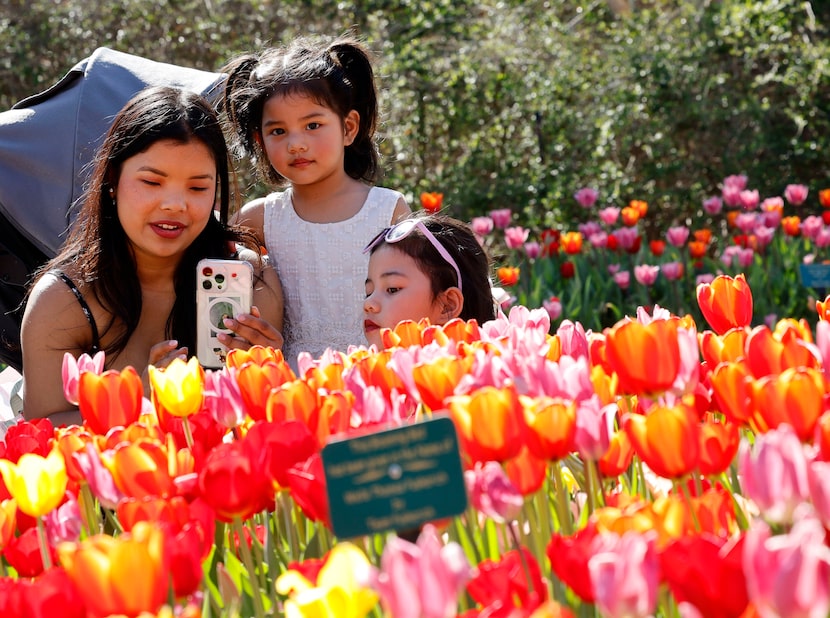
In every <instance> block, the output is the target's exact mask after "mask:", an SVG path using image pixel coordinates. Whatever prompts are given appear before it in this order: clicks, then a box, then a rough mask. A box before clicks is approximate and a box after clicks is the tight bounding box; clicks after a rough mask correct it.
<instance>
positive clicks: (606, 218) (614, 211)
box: [599, 206, 620, 225]
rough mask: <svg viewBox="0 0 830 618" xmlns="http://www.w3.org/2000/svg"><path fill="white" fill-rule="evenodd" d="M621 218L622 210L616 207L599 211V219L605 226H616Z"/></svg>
mask: <svg viewBox="0 0 830 618" xmlns="http://www.w3.org/2000/svg"><path fill="white" fill-rule="evenodd" d="M619 216H620V209H619V208H616V207H614V206H609V207H608V208H603V209H602V210H600V211H599V218H600V221H602V222H603V223H604V224H605V225H614V224H615V223H616V222H617V219H618V218H619Z"/></svg>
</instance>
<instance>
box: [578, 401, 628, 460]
mask: <svg viewBox="0 0 830 618" xmlns="http://www.w3.org/2000/svg"><path fill="white" fill-rule="evenodd" d="M617 411H618V408H617V404H615V403H612V404H608V405H607V406H602V404H601V403H600V400H599V397H597V396H596V395H594V396H592V397H589V398H587V399H584V400H583V401H581V402H579V406H578V407H577V410H576V432H575V433H574V443H575V444H576V450H577V452H578V453H579V455H580V456H581V457H582V458H583V459H589V460H591V461H597V460H598V459H600V458H601V457H602V456H603V455H605V452H606V451H607V450H608V446H609V445H610V443H611V435H612V434H613V433H614V418H615V415H616V413H617Z"/></svg>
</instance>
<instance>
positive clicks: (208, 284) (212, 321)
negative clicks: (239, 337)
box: [196, 258, 254, 369]
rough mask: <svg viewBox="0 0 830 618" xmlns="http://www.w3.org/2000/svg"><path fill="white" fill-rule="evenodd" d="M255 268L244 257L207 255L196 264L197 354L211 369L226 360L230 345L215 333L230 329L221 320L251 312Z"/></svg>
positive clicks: (219, 365) (200, 361)
mask: <svg viewBox="0 0 830 618" xmlns="http://www.w3.org/2000/svg"><path fill="white" fill-rule="evenodd" d="M253 281H254V269H253V267H252V266H251V264H250V263H249V262H245V261H244V260H221V259H210V258H206V259H204V260H201V261H200V262H199V264H198V266H197V267H196V314H197V322H196V356H197V357H198V359H199V363H201V365H202V366H203V367H207V368H208V369H218V368H220V367H223V366H224V364H225V357H226V355H227V352H228V349H227V348H226V347H225V346H224V345H222V344H221V343H219V340H218V339H217V338H216V335H217V334H219V333H230V332H231V331H229V330H228V329H227V328H225V326H224V324H223V322H222V320H223V318H225V317H231V318H232V317H236V316H237V315H239V314H240V313H250V311H251V298H252V296H253Z"/></svg>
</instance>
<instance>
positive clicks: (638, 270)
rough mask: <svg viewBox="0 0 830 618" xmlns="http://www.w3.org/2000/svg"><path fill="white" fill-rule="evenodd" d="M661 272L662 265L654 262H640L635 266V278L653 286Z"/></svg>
mask: <svg viewBox="0 0 830 618" xmlns="http://www.w3.org/2000/svg"><path fill="white" fill-rule="evenodd" d="M659 274H660V267H659V266H656V265H652V264H639V265H637V266H635V267H634V278H635V279H636V280H637V281H638V282H639V283H640V284H642V285H645V286H652V285H654V282H655V281H657V275H659Z"/></svg>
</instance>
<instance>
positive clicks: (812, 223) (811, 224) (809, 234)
mask: <svg viewBox="0 0 830 618" xmlns="http://www.w3.org/2000/svg"><path fill="white" fill-rule="evenodd" d="M823 227H824V221H822V219H821V217H817V216H816V215H809V216H807V217H804V218H803V219H802V220H801V235H802V236H804V238H809V239H810V240H815V239H816V236H818V234H819V232H820V231H821V229H822V228H823Z"/></svg>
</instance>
